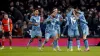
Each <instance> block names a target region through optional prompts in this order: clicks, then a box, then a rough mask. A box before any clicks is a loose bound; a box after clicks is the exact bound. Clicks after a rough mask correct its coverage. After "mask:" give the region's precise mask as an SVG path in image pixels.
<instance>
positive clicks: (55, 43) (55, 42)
mask: <svg viewBox="0 0 100 56" xmlns="http://www.w3.org/2000/svg"><path fill="white" fill-rule="evenodd" d="M53 44H54V45H53V48H56V47H57V40H54V42H53Z"/></svg>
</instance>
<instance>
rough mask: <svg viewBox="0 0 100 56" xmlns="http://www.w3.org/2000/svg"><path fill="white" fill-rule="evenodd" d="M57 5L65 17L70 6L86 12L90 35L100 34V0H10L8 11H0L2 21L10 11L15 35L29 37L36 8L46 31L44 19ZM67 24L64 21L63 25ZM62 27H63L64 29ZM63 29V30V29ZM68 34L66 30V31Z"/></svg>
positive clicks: (42, 26) (42, 27)
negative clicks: (31, 20) (30, 21)
mask: <svg viewBox="0 0 100 56" xmlns="http://www.w3.org/2000/svg"><path fill="white" fill-rule="evenodd" d="M54 7H57V8H58V9H59V13H60V14H61V15H62V16H63V18H65V16H66V11H67V9H68V7H73V8H79V9H81V10H82V11H84V13H85V17H86V20H87V22H88V26H89V29H90V35H89V36H100V1H99V0H9V9H8V11H7V12H6V11H3V10H1V11H0V21H1V20H2V18H3V14H4V13H8V14H9V17H10V18H11V19H12V21H13V25H14V27H13V36H15V37H16V36H17V37H18V36H19V37H20V36H22V37H29V35H28V33H29V28H30V27H31V26H30V25H29V24H28V22H29V19H30V17H31V16H32V15H33V11H34V9H38V10H39V12H40V16H41V29H42V32H43V33H44V29H45V25H43V21H44V20H45V19H46V18H47V16H48V15H49V14H50V12H51V10H52V9H53V8H54ZM64 25H65V22H63V23H62V25H61V27H62V28H63V26H64ZM62 28H61V29H62ZM61 31H63V30H61ZM65 35H66V32H65Z"/></svg>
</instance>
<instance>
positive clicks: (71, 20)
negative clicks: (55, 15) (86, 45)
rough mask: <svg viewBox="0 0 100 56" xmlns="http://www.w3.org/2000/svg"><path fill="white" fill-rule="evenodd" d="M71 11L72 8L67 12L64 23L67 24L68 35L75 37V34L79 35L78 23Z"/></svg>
mask: <svg viewBox="0 0 100 56" xmlns="http://www.w3.org/2000/svg"><path fill="white" fill-rule="evenodd" d="M72 11H73V9H72V10H71V11H70V12H69V13H68V14H67V17H66V20H67V23H66V25H67V26H68V36H69V37H76V36H79V31H78V23H77V20H76V18H75V17H74V16H73V15H72Z"/></svg>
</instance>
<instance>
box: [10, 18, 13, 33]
mask: <svg viewBox="0 0 100 56" xmlns="http://www.w3.org/2000/svg"><path fill="white" fill-rule="evenodd" d="M12 29H13V23H12V20H11V19H10V32H12Z"/></svg>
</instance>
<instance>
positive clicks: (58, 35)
mask: <svg viewBox="0 0 100 56" xmlns="http://www.w3.org/2000/svg"><path fill="white" fill-rule="evenodd" d="M57 37H58V38H57V49H58V51H61V49H60V47H59V43H58V40H59V39H60V29H58V34H57Z"/></svg>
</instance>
